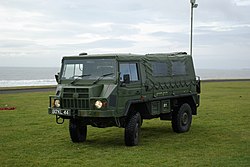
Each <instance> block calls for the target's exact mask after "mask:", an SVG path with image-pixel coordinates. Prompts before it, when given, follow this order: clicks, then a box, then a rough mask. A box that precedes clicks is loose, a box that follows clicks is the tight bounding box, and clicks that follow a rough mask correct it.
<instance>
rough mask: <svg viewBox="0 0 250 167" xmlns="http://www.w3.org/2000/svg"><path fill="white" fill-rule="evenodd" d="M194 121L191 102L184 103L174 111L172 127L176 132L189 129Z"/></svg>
mask: <svg viewBox="0 0 250 167" xmlns="http://www.w3.org/2000/svg"><path fill="white" fill-rule="evenodd" d="M191 123H192V109H191V107H190V105H189V104H187V103H184V104H182V105H181V106H180V108H179V109H178V110H176V111H174V112H173V116H172V128H173V131H174V132H176V133H183V132H187V131H189V129H190V127H191Z"/></svg>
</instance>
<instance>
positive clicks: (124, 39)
mask: <svg viewBox="0 0 250 167" xmlns="http://www.w3.org/2000/svg"><path fill="white" fill-rule="evenodd" d="M196 3H198V5H199V6H198V8H196V9H194V29H193V31H194V34H193V59H194V63H195V67H196V68H203V69H249V68H250V12H249V11H250V0H217V1H215V0H213V1H211V0H196ZM189 47H190V1H189V0H175V1H174V0H153V1H152V0H7V1H4V0H1V1H0V66H14V67H16V66H17V67H59V66H60V63H61V58H62V57H63V56H69V55H78V54H79V53H82V52H87V53H88V54H96V53H98V54H102V53H135V54H147V53H169V52H187V53H189V52H190V50H189Z"/></svg>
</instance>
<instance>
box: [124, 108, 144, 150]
mask: <svg viewBox="0 0 250 167" xmlns="http://www.w3.org/2000/svg"><path fill="white" fill-rule="evenodd" d="M140 132H141V115H140V113H139V112H137V113H136V114H134V115H132V116H131V117H130V118H129V120H128V122H127V125H126V127H125V135H124V136H125V144H126V145H127V146H136V145H138V143H139V138H140Z"/></svg>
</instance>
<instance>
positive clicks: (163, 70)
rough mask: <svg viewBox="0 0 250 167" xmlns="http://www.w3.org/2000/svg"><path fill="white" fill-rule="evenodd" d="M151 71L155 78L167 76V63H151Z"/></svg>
mask: <svg viewBox="0 0 250 167" xmlns="http://www.w3.org/2000/svg"><path fill="white" fill-rule="evenodd" d="M152 70H153V76H155V77H162V76H168V74H169V70H168V65H167V63H161V62H152Z"/></svg>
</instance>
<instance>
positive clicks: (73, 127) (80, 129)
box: [69, 118, 87, 143]
mask: <svg viewBox="0 0 250 167" xmlns="http://www.w3.org/2000/svg"><path fill="white" fill-rule="evenodd" d="M69 133H70V138H71V140H72V142H74V143H79V142H84V141H86V137H87V125H84V123H83V122H82V121H81V120H78V119H73V118H72V119H70V120H69Z"/></svg>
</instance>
